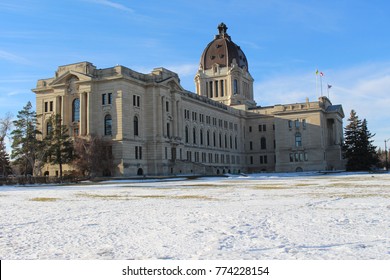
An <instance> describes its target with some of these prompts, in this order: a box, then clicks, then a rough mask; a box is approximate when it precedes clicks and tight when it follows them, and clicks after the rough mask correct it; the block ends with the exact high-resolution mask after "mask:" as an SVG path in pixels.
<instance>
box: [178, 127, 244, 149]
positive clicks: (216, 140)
mask: <svg viewBox="0 0 390 280" xmlns="http://www.w3.org/2000/svg"><path fill="white" fill-rule="evenodd" d="M189 134H190V133H189V128H188V126H186V127H185V143H187V144H188V143H189V142H190V141H189V140H190V135H189ZM204 136H205V135H204V132H203V129H200V130H199V144H200V145H201V146H203V145H206V146H211V143H213V146H214V147H217V144H219V147H220V148H223V147H224V148H226V149H228V148H230V149H233V137H232V136H231V135H230V136H229V137H228V135H227V134H225V135H224V136H222V133H219V135H218V138H217V134H216V133H215V132H213V133H212V135H211V133H210V131H209V130H207V131H206V139H204ZM211 136H212V137H211ZM205 140H206V141H205ZM223 140H224V141H223ZM228 140H229V141H228ZM223 143H224V145H223ZM192 144H194V145H197V144H198V134H197V129H196V128H195V127H194V128H193V129H192ZM237 148H238V143H237V136H236V137H234V149H236V150H237Z"/></svg>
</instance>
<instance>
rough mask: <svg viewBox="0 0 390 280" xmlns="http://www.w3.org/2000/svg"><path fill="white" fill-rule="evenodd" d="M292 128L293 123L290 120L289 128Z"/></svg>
mask: <svg viewBox="0 0 390 280" xmlns="http://www.w3.org/2000/svg"><path fill="white" fill-rule="evenodd" d="M292 126H293V122H292V120H289V121H288V128H290V129H291V128H292Z"/></svg>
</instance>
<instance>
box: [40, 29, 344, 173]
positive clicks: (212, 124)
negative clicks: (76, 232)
mask: <svg viewBox="0 0 390 280" xmlns="http://www.w3.org/2000/svg"><path fill="white" fill-rule="evenodd" d="M226 30H227V27H226V26H224V25H222V24H221V25H220V26H219V32H220V33H219V35H217V36H216V38H215V39H214V40H213V41H212V42H211V43H210V44H209V45H208V46H207V47H206V49H205V51H204V53H203V54H202V58H201V63H200V67H199V71H198V73H196V76H195V84H196V91H197V92H196V93H192V92H189V91H187V90H185V89H183V88H182V87H181V85H180V80H179V77H178V75H177V74H176V73H174V72H172V71H169V70H167V69H164V68H156V69H154V70H153V71H152V72H151V73H149V74H142V73H138V72H136V71H133V70H131V69H129V68H126V67H124V66H115V67H112V68H107V69H97V68H96V67H95V66H94V65H93V64H92V63H90V62H80V63H75V64H70V65H65V66H60V67H59V68H58V70H57V71H56V73H55V77H53V78H49V79H42V80H39V81H38V83H37V87H36V88H35V89H34V90H33V91H34V92H35V93H36V111H37V114H38V115H39V116H40V125H41V127H40V130H41V131H42V132H43V135H45V134H46V133H47V120H48V118H49V117H50V115H52V114H60V115H61V117H62V121H63V123H64V124H66V125H67V126H68V127H69V130H70V133H71V136H73V137H86V138H88V137H90V136H91V135H96V136H102V137H103V138H104V139H107V140H111V143H112V155H113V158H114V165H115V170H114V172H113V174H111V175H114V176H134V175H179V174H222V173H227V172H229V173H241V172H260V171H269V172H272V171H277V172H279V171H283V172H285V171H288V172H295V171H308V170H333V169H343V168H344V162H343V160H342V157H341V142H342V138H343V126H342V120H343V118H344V114H343V110H342V106H341V105H332V103H331V102H330V100H329V99H328V98H326V97H320V98H319V99H318V101H310V102H309V101H308V100H307V101H306V102H304V103H295V104H284V105H275V106H269V107H261V106H257V105H256V102H255V101H254V100H253V78H252V77H251V75H250V73H249V70H248V62H247V61H246V57H245V55H243V52H242V50H241V49H240V48H239V47H238V46H237V45H235V44H234V43H233V42H231V38H230V36H228V35H227V33H226ZM224 42H225V43H224ZM213 47H215V48H221V50H218V53H216V54H211V55H210V54H209V52H210V48H213ZM222 48H225V49H224V50H222ZM217 57H218V58H219V60H218V61H217V60H216V61H215V63H214V62H213V60H214V59H216V58H217ZM224 58H225V60H224ZM206 60H207V61H206ZM68 169H69V170H70V169H71V167H68ZM45 172H46V174H50V175H54V174H55V173H56V167H55V166H46V167H45Z"/></svg>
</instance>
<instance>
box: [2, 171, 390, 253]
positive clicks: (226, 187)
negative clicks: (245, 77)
mask: <svg viewBox="0 0 390 280" xmlns="http://www.w3.org/2000/svg"><path fill="white" fill-rule="evenodd" d="M0 207H1V215H0V259H283V260H284V259H390V174H356V173H354V174H348V173H341V174H333V175H318V174H315V173H309V174H256V175H250V176H248V177H237V176H232V177H229V178H201V179H195V180H183V181H178V180H163V181H144V182H139V181H137V182H132V181H111V182H106V183H100V184H85V185H83V184H80V185H69V186H39V187H0Z"/></svg>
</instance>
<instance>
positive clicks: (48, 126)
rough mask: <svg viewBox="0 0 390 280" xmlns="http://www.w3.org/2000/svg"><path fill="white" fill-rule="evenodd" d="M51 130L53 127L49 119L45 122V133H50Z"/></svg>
mask: <svg viewBox="0 0 390 280" xmlns="http://www.w3.org/2000/svg"><path fill="white" fill-rule="evenodd" d="M52 131H53V127H52V125H51V121H50V120H49V121H48V122H47V124H46V135H50V133H51V132H52Z"/></svg>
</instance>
